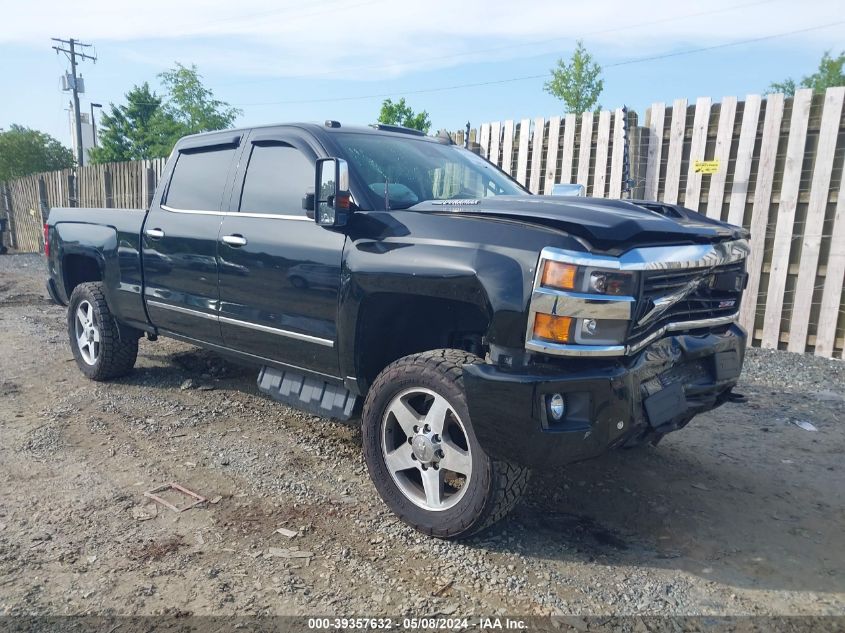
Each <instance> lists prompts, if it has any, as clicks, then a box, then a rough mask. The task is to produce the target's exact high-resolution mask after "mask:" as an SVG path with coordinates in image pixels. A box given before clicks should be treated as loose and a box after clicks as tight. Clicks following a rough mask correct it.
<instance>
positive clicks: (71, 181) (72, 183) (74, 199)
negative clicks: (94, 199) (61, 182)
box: [67, 171, 79, 207]
mask: <svg viewBox="0 0 845 633" xmlns="http://www.w3.org/2000/svg"><path fill="white" fill-rule="evenodd" d="M67 197H68V201H67V202H68V206H69V207H78V206H79V196H78V192H77V190H76V174H74V173H73V172H72V171H71V172H68V175H67Z"/></svg>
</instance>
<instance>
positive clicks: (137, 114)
mask: <svg viewBox="0 0 845 633" xmlns="http://www.w3.org/2000/svg"><path fill="white" fill-rule="evenodd" d="M161 104H162V98H161V97H159V96H158V95H157V94H156V93H155V92H153V91H152V90H150V85H149V84H148V83H146V82H145V83H143V84H142V85H140V86H135V87H134V88H132V90H130V91H129V92H127V93H126V105H119V106H116V105H115V104H113V103H111V104H109V112H103V114H102V116H101V117H100V125H99V127H98V130H97V144H98V145H99V147H96V148H93V149H91V151H90V154H89V157H90V159H91V162H92V163H109V162H113V161H122V160H142V159H147V158H157V157H159V156H166V155H167V154H168V153H169V152H170V149H171V148H172V147H173V142H172V140H171V134H170V133H169V128H170V127H171V125H170V122H169V121H167V120H166V118H167V117H166V115H165V113H164V112H163V111H162V108H161Z"/></svg>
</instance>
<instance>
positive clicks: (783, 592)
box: [0, 255, 845, 616]
mask: <svg viewBox="0 0 845 633" xmlns="http://www.w3.org/2000/svg"><path fill="white" fill-rule="evenodd" d="M44 275H45V272H44V264H43V261H42V260H41V259H40V258H39V257H37V256H26V255H14V256H2V257H0V327H2V331H3V339H2V344H1V345H0V437H2V441H0V615H2V614H6V615H16V614H54V615H60V614H100V615H103V614H104V615H115V614H135V615H151V614H176V615H184V614H198V615H209V614H213V615H230V614H237V615H254V614H262V615H268V614H297V615H302V614H337V615H352V614H362V615H372V614H391V615H399V614H413V615H415V616H426V615H435V614H443V615H462V616H463V615H471V614H505V613H508V614H517V613H518V614H522V615H535V614H537V615H546V614H567V615H570V614H638V615H644V614H648V615H665V614H673V615H694V614H769V615H781V614H804V615H825V614H837V615H842V614H845V531H843V530H842V526H843V525H845V485H843V484H845V477H843V467H842V454H843V450H844V449H845V428H843V418H845V416H843V411H845V369H844V368H845V365H843V363H842V362H841V361H826V360H822V359H817V358H813V357H807V356H798V355H793V354H788V353H785V352H771V351H760V350H750V351H749V354H748V359H747V364H746V369H745V373H744V375H743V379H742V382H741V384H740V386H739V388H738V389H737V390H738V391H739V392H741V393H743V394H745V395H746V396H747V397H748V402H747V403H746V404H728V405H725V406H724V407H722V408H720V409H718V410H717V411H714V412H711V413H709V414H706V415H702V416H700V417H699V418H698V419H696V420H695V421H694V422H693V423H691V424H690V426H689V427H688V428H687V429H685V430H683V431H682V432H679V433H675V434H673V435H670V436H668V437H667V438H666V439H665V440H664V441H663V442H662V443H661V444H660V445H659V446H658V447H648V448H641V449H635V450H630V451H619V452H614V453H611V454H608V455H606V456H604V457H602V458H600V459H597V460H593V461H590V462H585V463H583V464H578V465H574V466H570V467H568V468H566V469H564V470H558V471H552V472H538V473H536V474H535V476H534V478H533V479H532V483H531V484H530V486H529V491H528V494H527V496H526V499H525V500H524V502H523V503H522V504H520V506H519V507H518V508H517V509H516V511H515V512H514V513H513V514H512V515H511V516H510V517H509V518H508V519H506V520H505V521H503V522H501V523H500V524H498V525H497V526H495V527H494V528H493V529H491V530H489V531H487V532H485V533H484V534H482V535H480V536H478V537H476V538H473V539H471V540H468V541H464V542H460V543H451V542H442V541H437V540H433V539H429V538H426V537H423V536H421V535H419V534H417V533H416V532H414V531H413V530H411V529H409V528H407V527H406V526H404V525H403V524H401V523H399V522H398V520H397V519H396V518H395V517H394V516H393V515H391V514H390V513H389V512H388V511H387V510H386V508H385V507H384V505H383V504H382V503H381V501H380V500H379V499H378V497H377V495H376V492H375V490H374V488H373V486H372V485H371V484H370V482H369V480H368V478H367V473H366V470H365V467H364V463H363V459H362V456H361V447H360V432H359V430H358V429H357V428H356V427H354V426H351V425H342V424H336V423H332V422H327V421H324V420H320V419H318V418H315V417H313V416H310V415H307V414H303V413H300V412H297V411H293V410H291V409H289V408H286V407H284V406H282V405H279V404H277V403H275V402H273V401H271V400H269V399H267V398H265V397H263V396H261V395H259V394H258V393H257V390H256V387H255V371H254V370H253V369H251V368H245V367H240V366H237V365H233V364H230V363H228V362H227V361H224V360H223V359H221V358H220V357H217V356H215V355H213V354H210V353H207V352H204V351H200V350H197V349H195V348H192V347H189V346H186V345H183V344H181V343H176V342H173V341H164V340H161V341H158V342H156V343H149V342H142V344H141V352H140V356H139V360H138V364H137V368H136V371H135V372H134V373H133V374H132V375H130V376H128V377H126V378H123V379H121V380H118V381H115V382H113V383H108V384H100V383H92V382H90V381H88V380H86V379H85V378H84V377H83V376H82V375H81V374H80V372H79V371H78V370H77V369H76V366H75V364H74V362H73V360H72V356H71V352H70V350H69V348H68V344H67V341H66V336H67V335H66V332H65V326H64V310H63V309H62V308H60V307H58V306H54V305H51V304H50V303H49V302H48V301H47V298H46V295H45V293H44V291H43V279H44ZM796 422H801V423H804V422H808V423H810V424H812V425H814V427H815V428H816V429H817V430H816V431H807V430H804V429H802V428H799V426H797V425H796ZM171 481H175V482H179V483H181V484H182V485H184V486H186V487H188V488H190V489H192V490H195V491H197V492H198V493H200V494H202V495H204V496H206V497H208V498H209V499H211V500H212V503H208V504H205V505H203V506H199V507H196V508H193V509H191V510H188V511H186V512H183V513H179V514H176V513H174V512H171V511H169V510H167V509H164V508H163V507H161V506H156V505H155V504H151V503H149V502H148V500H147V499H145V497H144V496H143V492H144V491H145V490H148V489H151V488H153V487H154V486H157V485H160V484H163V483H167V482H171ZM278 528H285V529H287V530H291V531H293V532H295V536H293V537H290V538H289V537H287V536H285V535H283V534H281V533H279V532H277V531H276V530H277V529H278Z"/></svg>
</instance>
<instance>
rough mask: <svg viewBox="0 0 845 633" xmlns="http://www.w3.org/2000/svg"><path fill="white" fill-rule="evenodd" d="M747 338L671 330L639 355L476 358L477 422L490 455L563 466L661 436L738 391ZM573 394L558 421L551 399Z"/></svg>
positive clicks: (473, 397) (471, 370)
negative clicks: (530, 360)
mask: <svg viewBox="0 0 845 633" xmlns="http://www.w3.org/2000/svg"><path fill="white" fill-rule="evenodd" d="M745 344H746V334H745V331H744V330H743V329H742V328H741V327H739V326H738V325H736V324H733V325H730V326H729V327H727V328H726V329H725V330H724V331H723V332H721V333H707V334H678V335H676V336H669V337H666V338H663V339H660V340H658V341H655V342H654V343H652V344H650V345H649V346H648V347H646V348H645V349H643V350H642V351H640V352H639V353H638V354H635V355H634V356H630V357H625V358H620V359H618V360H612V361H611V360H608V361H603V362H600V361H594V362H592V363H590V364H587V363H585V362H583V361H577V362H573V363H569V365H570V366H571V369H568V368H567V367H566V365H560V366H556V367H555V366H546V365H541V366H536V367H532V366H527V367H523V368H520V369H504V368H500V367H497V366H495V365H489V364H488V365H467V366H465V367H464V385H465V388H466V393H467V401H468V405H469V412H470V417H471V419H472V426H473V429H474V431H475V435H476V438H477V439H478V442H479V443H480V444H481V447H482V448H483V449H484V451H485V452H487V453H488V454H489V455H491V456H493V457H496V458H500V459H506V460H509V461H512V462H516V463H518V464H522V465H525V466H532V467H539V466H550V465H563V464H567V463H571V462H576V461H580V460H583V459H588V458H590V457H595V456H597V455H599V454H601V453H603V452H604V451H606V450H607V449H609V448H613V447H616V446H621V445H623V444H626V443H628V444H633V443H638V442H642V441H649V440H655V439H659V438H660V437H662V436H663V435H665V434H666V433H668V432H670V431H674V430H677V429H679V428H682V427H683V426H685V425H686V424H687V422H689V421H690V420H691V419H692V418H693V417H694V416H695V415H696V414H698V413H701V412H703V411H708V410H710V409H713V408H715V407H717V406H719V405H721V404H722V403H724V402H725V401H726V400H727V399H729V398H730V390H731V389H732V388H733V386H734V385H735V384H736V382H737V380H738V378H739V374H740V371H741V369H742V362H743V359H744V351H745ZM554 394H561V395H562V396H563V397H564V400H565V413H564V415H563V416H562V418H561V419H560V420H553V419H552V416H551V415H550V414H549V412H548V407H547V402H548V400H549V398H551V396H553V395H554Z"/></svg>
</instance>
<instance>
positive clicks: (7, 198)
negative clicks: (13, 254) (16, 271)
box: [0, 182, 18, 250]
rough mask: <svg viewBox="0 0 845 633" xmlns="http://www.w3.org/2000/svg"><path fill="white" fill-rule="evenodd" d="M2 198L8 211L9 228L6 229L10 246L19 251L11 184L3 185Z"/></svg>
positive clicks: (0, 192) (5, 183)
mask: <svg viewBox="0 0 845 633" xmlns="http://www.w3.org/2000/svg"><path fill="white" fill-rule="evenodd" d="M0 194H2V195H0V197H2V198H3V207H4V209H5V211H6V222H7V223H8V226H7V227H6V229H7V231H8V233H9V246H11V247H12V249H14V250H17V249H18V238H17V233H16V231H15V218H14V213H13V212H12V192H11V191H10V190H9V183H7V182H4V183H2V191H0Z"/></svg>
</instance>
